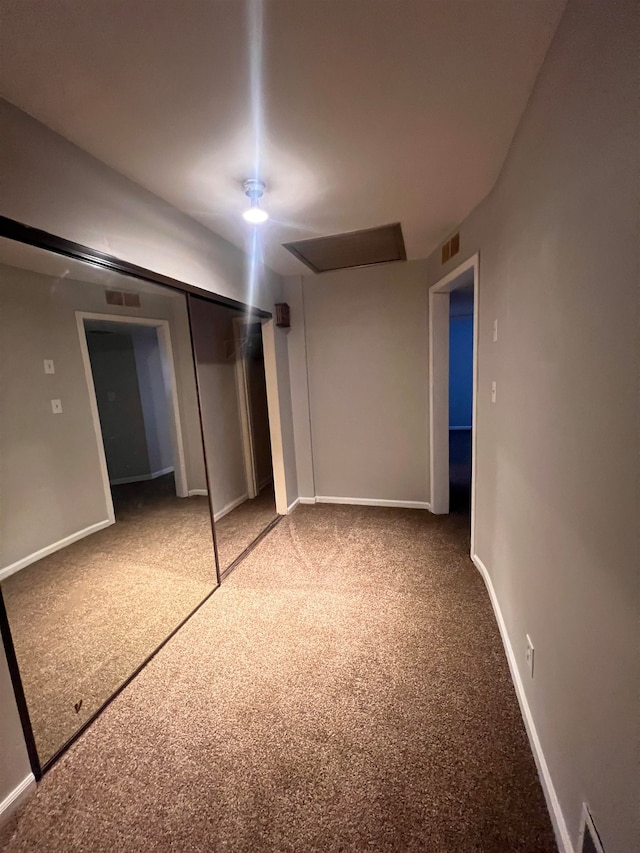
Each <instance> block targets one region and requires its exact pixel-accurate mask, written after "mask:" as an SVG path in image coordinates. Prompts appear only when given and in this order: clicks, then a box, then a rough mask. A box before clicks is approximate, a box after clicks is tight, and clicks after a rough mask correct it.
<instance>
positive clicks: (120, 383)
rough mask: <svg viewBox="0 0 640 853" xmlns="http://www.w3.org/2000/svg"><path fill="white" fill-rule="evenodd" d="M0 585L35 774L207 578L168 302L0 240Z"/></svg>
mask: <svg viewBox="0 0 640 853" xmlns="http://www.w3.org/2000/svg"><path fill="white" fill-rule="evenodd" d="M0 347H1V351H0V392H1V396H2V407H1V413H0V469H1V470H0V482H1V484H2V502H1V508H0V549H1V551H0V582H1V589H2V595H3V598H4V604H5V608H6V613H7V617H8V623H9V629H10V634H11V639H12V642H13V646H14V650H15V654H16V658H17V662H18V668H19V672H20V678H21V682H22V687H23V690H24V693H25V698H26V702H27V707H28V711H29V718H30V722H31V726H32V729H33V733H34V738H35V742H36V747H37V751H38V756H39V760H40V763H41V764H43V765H44V764H46V762H47V761H48V760H50V759H51V758H52V756H54V755H55V754H56V753H57V752H58V751H59V750H60V749H61V748H62V747H63V746H64V745H65V744H66V742H67V741H68V740H69V739H70V738H72V737H73V736H74V734H75V733H76V732H77V730H78V729H79V728H80V727H81V726H82V725H83V724H84V723H85V722H86V721H87V720H88V719H89V718H90V717H92V716H93V715H94V714H95V713H96V711H98V710H99V709H100V707H101V706H102V705H103V704H104V703H105V702H106V701H107V700H108V699H109V698H110V696H111V695H112V694H113V693H114V692H115V691H116V690H117V689H118V688H119V687H120V686H121V685H122V683H123V682H124V681H126V680H127V679H128V678H129V677H130V676H131V675H132V674H133V673H134V671H135V670H136V669H137V668H138V667H139V666H140V665H141V664H143V663H144V661H145V660H146V659H147V658H148V656H149V655H151V654H152V653H153V652H154V651H155V650H156V649H157V647H158V646H159V644H161V643H162V642H163V641H164V640H165V639H166V638H167V637H168V636H169V635H170V634H171V632H172V631H174V630H175V629H176V628H177V627H178V626H179V625H180V623H181V622H182V621H183V620H184V619H186V618H187V617H188V616H189V614H190V613H191V612H192V611H193V610H194V609H195V608H196V607H197V606H198V605H199V604H200V603H201V602H202V601H203V599H205V598H206V597H207V596H208V595H209V594H210V593H211V591H212V590H213V589H214V588H215V587H216V586H217V583H218V579H217V578H218V573H217V569H216V560H215V544H214V536H213V532H212V524H211V514H210V506H209V499H208V487H207V476H206V471H205V455H204V451H203V442H202V433H201V426H200V416H199V407H198V397H197V389H196V375H195V368H194V361H193V354H192V348H191V338H190V329H189V319H188V310H187V299H186V296H185V294H184V293H182V292H180V291H177V290H173V289H170V288H164V287H161V286H159V285H155V284H151V283H148V282H145V281H139V280H136V279H133V278H129V277H127V276H123V275H121V274H119V273H115V272H112V271H109V270H106V269H104V268H101V267H96V266H93V265H90V264H87V263H84V262H80V261H77V260H73V259H68V258H65V257H63V256H60V255H57V254H54V253H51V252H46V251H44V250H41V249H35V248H32V247H29V246H25V245H23V244H21V243H17V242H15V241H11V240H6V239H2V240H0Z"/></svg>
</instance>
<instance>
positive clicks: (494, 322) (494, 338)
mask: <svg viewBox="0 0 640 853" xmlns="http://www.w3.org/2000/svg"><path fill="white" fill-rule="evenodd" d="M497 340H498V318H497V317H496V319H495V320H494V321H493V342H494V344H495V342H496V341H497Z"/></svg>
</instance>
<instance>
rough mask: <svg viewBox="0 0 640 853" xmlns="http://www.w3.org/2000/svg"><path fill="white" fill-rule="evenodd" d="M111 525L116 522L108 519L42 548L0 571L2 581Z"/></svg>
mask: <svg viewBox="0 0 640 853" xmlns="http://www.w3.org/2000/svg"><path fill="white" fill-rule="evenodd" d="M111 524H114V521H113V520H111V519H110V518H107V519H105V520H104V521H99V522H98V523H97V524H91V525H90V526H89V527H85V528H84V529H83V530H78V531H77V532H76V533H72V534H71V535H70V536H65V538H64V539H60V540H59V541H58V542H54V543H53V544H52V545H47V547H46V548H40V550H39V551H34V552H33V554H29V556H27V557H23V558H22V559H21V560H17V561H16V562H15V563H11V565H10V566H5V567H4V569H0V581H3V580H5V578H8V577H9V575H12V574H14V572H19V571H20V569H24V568H25V567H26V566H30V565H31V563H36V562H37V561H38V560H42V559H43V558H44V557H48V556H49V555H50V554H55V552H56V551H60V550H62V548H66V547H67V545H72V544H73V543H74V542H77V541H78V540H79V539H84V537H85V536H91V534H92V533H97V532H98V531H99V530H104V528H105V527H109V526H110V525H111Z"/></svg>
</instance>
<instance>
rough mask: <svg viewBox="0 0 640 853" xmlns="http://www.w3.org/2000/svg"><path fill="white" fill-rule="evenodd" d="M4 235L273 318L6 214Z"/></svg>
mask: <svg viewBox="0 0 640 853" xmlns="http://www.w3.org/2000/svg"><path fill="white" fill-rule="evenodd" d="M0 237H6V238H8V239H9V240H16V241H17V242H18V243H26V244H27V245H29V246H35V247H36V248H38V249H47V250H48V251H50V252H55V253H56V254H57V255H65V256H66V257H68V258H74V259H75V260H78V261H86V262H88V263H90V264H94V265H97V266H100V267H104V268H105V269H109V270H113V271H114V272H119V273H122V274H123V275H127V276H129V277H130V278H137V279H141V280H142V281H150V282H151V283H152V284H161V285H162V286H163V287H171V288H173V289H174V290H181V291H183V292H184V293H193V294H194V295H196V296H201V297H202V298H203V299H208V300H209V302H215V303H216V304H217V305H224V306H226V307H227V308H234V309H235V310H236V311H242V313H243V314H252V315H255V316H256V317H264V318H266V319H270V318H271V317H272V316H273V315H272V314H271V312H270V311H264V310H263V309H262V308H253V307H251V306H250V305H246V304H245V303H244V302H239V301H238V300H237V299H230V298H229V297H228V296H220V295H219V294H216V293H212V292H211V291H209V290H203V288H201V287H196V286H195V285H193V284H187V283H186V282H184V281H180V280H179V279H177V278H171V277H170V276H167V275H163V274H162V273H159V272H154V271H153V270H150V269H147V268H146V267H140V266H138V265H137V264H131V263H129V261H123V260H121V259H120V258H116V257H115V256H114V255H108V254H106V253H105V252H100V251H98V250H97V249H92V248H90V247H89V246H83V245H82V244H81V243H74V242H73V241H72V240H66V239H65V238H64V237H57V236H56V235H55V234H50V233H49V232H48V231H41V230H40V229H39V228H32V227H31V226H30V225H24V224H23V223H22V222H16V220H15V219H9V218H8V217H6V216H0Z"/></svg>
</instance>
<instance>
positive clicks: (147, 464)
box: [77, 312, 188, 520]
mask: <svg viewBox="0 0 640 853" xmlns="http://www.w3.org/2000/svg"><path fill="white" fill-rule="evenodd" d="M77 320H78V328H79V332H80V339H81V344H82V349H83V356H84V366H85V374H86V380H87V385H88V387H89V393H90V397H91V402H92V409H93V413H94V428H95V431H96V437H97V439H98V445H99V446H100V447H101V450H102V455H103V457H104V458H103V460H102V461H103V480H104V487H105V496H106V497H107V505H108V507H109V509H110V516H111V517H112V520H114V519H115V517H116V514H117V510H118V508H119V509H120V510H121V511H122V512H126V511H127V508H128V507H129V506H130V505H135V504H136V503H140V501H141V500H143V499H144V500H145V501H148V500H150V499H153V498H160V497H162V496H167V495H175V496H177V497H187V495H188V488H187V483H186V471H185V462H184V450H183V446H182V429H181V426H180V418H179V414H178V399H177V390H176V377H175V369H174V365H173V354H172V350H171V340H170V336H169V328H168V322H167V321H165V320H151V319H145V318H139V317H135V318H133V317H131V318H127V317H120V316H118V315H100V314H83V313H82V312H77Z"/></svg>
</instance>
